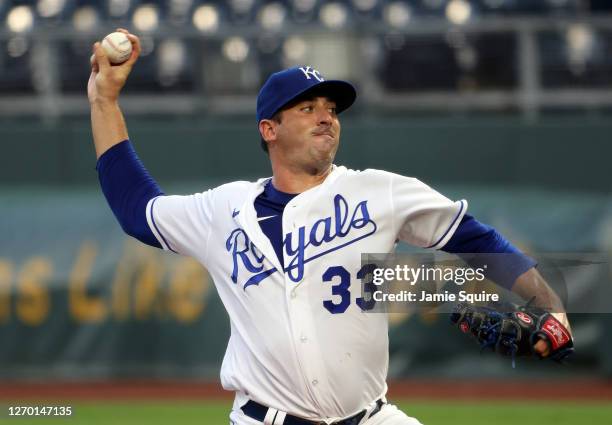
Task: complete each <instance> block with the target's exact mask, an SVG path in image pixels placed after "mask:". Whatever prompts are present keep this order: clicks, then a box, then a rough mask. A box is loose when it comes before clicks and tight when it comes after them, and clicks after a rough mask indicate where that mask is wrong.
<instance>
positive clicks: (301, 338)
mask: <svg viewBox="0 0 612 425" xmlns="http://www.w3.org/2000/svg"><path fill="white" fill-rule="evenodd" d="M300 341H302V342H306V341H308V338H306V337H305V336H304V335H302V336H301V337H300Z"/></svg>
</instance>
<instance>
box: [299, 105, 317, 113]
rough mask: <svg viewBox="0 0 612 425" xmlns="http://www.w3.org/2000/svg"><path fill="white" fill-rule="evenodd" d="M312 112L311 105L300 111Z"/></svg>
mask: <svg viewBox="0 0 612 425" xmlns="http://www.w3.org/2000/svg"><path fill="white" fill-rule="evenodd" d="M313 110H314V107H313V106H312V105H306V106H304V107H302V111H304V112H312V111H313Z"/></svg>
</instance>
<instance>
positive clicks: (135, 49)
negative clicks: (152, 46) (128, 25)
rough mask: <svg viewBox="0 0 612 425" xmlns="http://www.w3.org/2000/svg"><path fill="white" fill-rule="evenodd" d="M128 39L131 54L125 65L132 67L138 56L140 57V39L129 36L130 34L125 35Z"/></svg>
mask: <svg viewBox="0 0 612 425" xmlns="http://www.w3.org/2000/svg"><path fill="white" fill-rule="evenodd" d="M126 35H127V37H128V39H129V40H130V42H131V43H132V54H131V55H130V58H129V59H128V60H127V64H128V65H130V66H132V65H134V62H136V60H137V59H138V56H140V52H141V50H142V48H141V46H140V39H139V38H138V37H137V36H135V35H134V34H130V33H126Z"/></svg>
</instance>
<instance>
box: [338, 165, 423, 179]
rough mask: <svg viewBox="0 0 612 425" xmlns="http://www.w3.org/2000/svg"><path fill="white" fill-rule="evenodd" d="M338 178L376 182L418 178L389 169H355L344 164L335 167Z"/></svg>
mask: <svg viewBox="0 0 612 425" xmlns="http://www.w3.org/2000/svg"><path fill="white" fill-rule="evenodd" d="M337 171H338V174H339V179H348V180H369V181H378V182H383V181H386V182H390V181H392V180H398V179H399V180H404V179H405V180H418V179H417V178H416V177H410V176H404V175H402V174H397V173H393V172H391V171H386V170H379V169H376V168H366V169H364V170H357V169H352V168H347V167H344V166H339V167H337Z"/></svg>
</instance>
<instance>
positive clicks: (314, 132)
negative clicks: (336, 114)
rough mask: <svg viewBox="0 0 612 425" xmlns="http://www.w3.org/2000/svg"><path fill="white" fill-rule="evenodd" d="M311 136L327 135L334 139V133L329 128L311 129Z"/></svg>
mask: <svg viewBox="0 0 612 425" xmlns="http://www.w3.org/2000/svg"><path fill="white" fill-rule="evenodd" d="M312 135H313V136H327V137H330V138H332V139H335V136H334V133H333V132H332V131H331V130H322V131H313V132H312Z"/></svg>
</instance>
